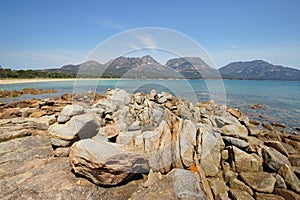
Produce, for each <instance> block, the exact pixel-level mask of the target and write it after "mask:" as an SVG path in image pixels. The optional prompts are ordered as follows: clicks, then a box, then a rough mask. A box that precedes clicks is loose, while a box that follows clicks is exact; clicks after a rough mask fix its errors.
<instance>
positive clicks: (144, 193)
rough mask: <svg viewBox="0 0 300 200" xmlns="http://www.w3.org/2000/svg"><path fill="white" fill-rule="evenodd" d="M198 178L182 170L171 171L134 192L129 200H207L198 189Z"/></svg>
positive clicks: (199, 188)
mask: <svg viewBox="0 0 300 200" xmlns="http://www.w3.org/2000/svg"><path fill="white" fill-rule="evenodd" d="M200 182H201V180H200V179H199V177H198V176H197V175H196V174H194V173H192V172H190V171H188V170H184V169H173V170H172V171H171V172H169V173H168V174H167V175H166V176H163V177H161V180H160V179H159V178H157V179H156V180H155V184H154V183H153V184H151V185H150V186H149V187H147V188H143V189H141V190H140V191H138V192H135V193H134V194H133V195H132V197H131V199H132V200H141V199H145V200H146V199H168V200H169V199H170V200H171V199H189V200H196V199H207V197H206V195H205V194H204V192H203V191H202V189H201V187H200Z"/></svg>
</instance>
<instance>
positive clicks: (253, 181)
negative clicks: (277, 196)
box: [240, 172, 276, 193]
mask: <svg viewBox="0 0 300 200" xmlns="http://www.w3.org/2000/svg"><path fill="white" fill-rule="evenodd" d="M240 177H241V178H242V179H243V181H245V183H246V184H247V185H249V186H250V187H251V188H252V189H254V190H255V191H258V192H265V193H272V192H273V191H274V185H275V182H276V179H275V178H274V177H273V176H272V174H269V173H267V172H241V173H240Z"/></svg>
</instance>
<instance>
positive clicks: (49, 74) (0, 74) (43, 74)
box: [0, 66, 76, 79]
mask: <svg viewBox="0 0 300 200" xmlns="http://www.w3.org/2000/svg"><path fill="white" fill-rule="evenodd" d="M75 77H76V74H75V73H65V72H60V71H44V70H12V69H4V68H2V67H1V66H0V79H5V78H16V79H20V78H75Z"/></svg>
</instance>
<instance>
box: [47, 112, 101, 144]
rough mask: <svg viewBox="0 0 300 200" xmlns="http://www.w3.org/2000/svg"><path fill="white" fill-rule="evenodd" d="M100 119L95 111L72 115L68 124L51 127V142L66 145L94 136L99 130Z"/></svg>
mask: <svg viewBox="0 0 300 200" xmlns="http://www.w3.org/2000/svg"><path fill="white" fill-rule="evenodd" d="M98 127H99V124H98V120H97V118H96V116H95V114H93V113H86V114H83V115H77V116H74V117H72V119H71V120H70V121H68V122H67V123H66V124H54V125H52V126H50V127H49V134H50V136H51V142H52V144H53V145H54V146H58V147H66V146H70V145H72V144H73V143H74V142H75V141H77V140H79V139H85V138H92V137H93V136H95V135H96V134H97V132H98V130H97V129H98Z"/></svg>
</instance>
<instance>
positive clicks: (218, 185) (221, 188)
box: [210, 178, 229, 199]
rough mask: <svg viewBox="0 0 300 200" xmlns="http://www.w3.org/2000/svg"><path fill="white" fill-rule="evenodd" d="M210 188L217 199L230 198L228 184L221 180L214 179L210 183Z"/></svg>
mask: <svg viewBox="0 0 300 200" xmlns="http://www.w3.org/2000/svg"><path fill="white" fill-rule="evenodd" d="M210 187H211V189H212V192H213V194H214V197H215V199H221V198H220V197H221V196H227V197H228V191H229V187H227V185H226V183H225V182H224V181H223V180H221V179H218V178H216V179H214V180H212V181H211V182H210Z"/></svg>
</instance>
